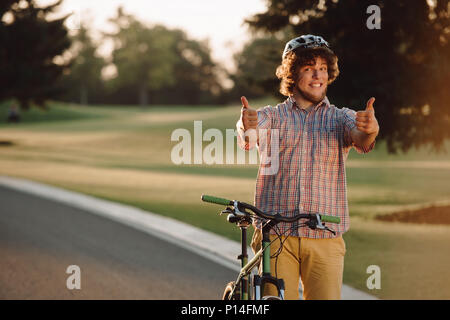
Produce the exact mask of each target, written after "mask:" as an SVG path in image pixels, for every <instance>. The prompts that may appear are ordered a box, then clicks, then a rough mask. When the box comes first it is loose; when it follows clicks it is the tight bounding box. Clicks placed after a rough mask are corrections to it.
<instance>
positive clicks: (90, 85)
mask: <svg viewBox="0 0 450 320" xmlns="http://www.w3.org/2000/svg"><path fill="white" fill-rule="evenodd" d="M69 51H70V55H71V56H72V57H73V58H72V59H71V61H70V71H68V74H67V75H66V76H65V79H64V82H65V85H66V88H67V93H66V95H65V98H69V99H70V100H72V101H74V100H75V101H77V102H79V103H81V104H83V105H87V104H88V103H89V101H97V102H98V101H99V99H98V95H99V91H100V92H101V91H102V88H103V80H102V77H101V72H102V69H103V68H104V67H105V66H106V62H105V60H104V58H102V57H100V56H99V55H98V54H97V53H96V52H97V46H96V44H95V43H94V41H93V40H92V38H91V36H90V35H89V31H88V29H87V28H86V26H85V25H80V28H79V29H78V32H77V33H76V35H75V36H74V37H73V38H72V47H71V48H70V50H69Z"/></svg>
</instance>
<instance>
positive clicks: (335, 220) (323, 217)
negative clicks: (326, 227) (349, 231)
mask: <svg viewBox="0 0 450 320" xmlns="http://www.w3.org/2000/svg"><path fill="white" fill-rule="evenodd" d="M320 220H321V221H322V222H330V223H341V218H339V217H335V216H327V215H321V216H320Z"/></svg>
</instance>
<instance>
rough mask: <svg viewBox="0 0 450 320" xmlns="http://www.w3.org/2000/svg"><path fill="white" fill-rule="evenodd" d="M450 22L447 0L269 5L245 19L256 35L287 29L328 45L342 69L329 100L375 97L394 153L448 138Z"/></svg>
mask: <svg viewBox="0 0 450 320" xmlns="http://www.w3.org/2000/svg"><path fill="white" fill-rule="evenodd" d="M370 5H377V6H378V7H379V8H380V12H381V29H369V28H368V27H367V25H366V22H367V19H369V18H370V14H368V13H367V8H368V7H369V6H370ZM449 22H450V12H449V7H448V1H445V0H434V1H425V0H423V1H406V0H397V1H382V0H378V1H373V0H370V1H368V0H347V1H337V0H321V1H312V0H306V1H294V0H289V1H288V0H286V1H282V0H270V1H268V8H267V11H266V12H263V13H260V14H256V15H254V16H252V17H250V18H249V19H247V23H248V24H249V25H250V26H252V28H254V29H256V30H263V31H266V32H276V31H279V30H283V29H284V28H288V29H290V30H292V31H293V32H294V34H296V35H301V34H308V33H312V34H318V35H321V36H323V37H324V38H325V39H326V40H327V41H329V43H330V44H331V46H332V49H333V50H334V51H335V53H336V54H337V56H338V57H339V66H340V70H341V74H340V75H339V77H338V79H337V80H336V82H335V83H333V84H332V85H331V86H330V89H329V93H328V94H329V96H332V97H333V101H335V102H336V104H337V105H342V106H356V105H359V106H364V105H365V102H366V101H367V100H368V98H370V97H371V96H374V97H376V102H375V111H376V114H377V118H378V119H379V122H380V126H381V131H380V136H379V137H380V138H381V139H385V140H386V141H387V146H388V150H389V152H396V151H397V150H403V151H404V152H406V151H407V150H409V149H410V148H411V147H413V146H415V147H418V146H420V145H423V144H426V143H431V144H432V145H433V147H434V148H435V150H440V149H441V147H442V145H443V141H444V140H445V139H447V138H449V137H450V130H449V129H448V128H449V127H450V108H449V107H448V101H449V99H450V90H448V83H450V82H449V81H450V44H449V40H450V27H449ZM282 49H283V48H280V51H281V50H282ZM280 54H281V53H280Z"/></svg>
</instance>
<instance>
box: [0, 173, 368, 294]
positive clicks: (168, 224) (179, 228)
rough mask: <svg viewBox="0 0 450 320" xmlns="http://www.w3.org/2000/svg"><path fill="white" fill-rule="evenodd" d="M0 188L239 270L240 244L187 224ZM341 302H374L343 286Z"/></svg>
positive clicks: (38, 191)
mask: <svg viewBox="0 0 450 320" xmlns="http://www.w3.org/2000/svg"><path fill="white" fill-rule="evenodd" d="M0 186H4V187H8V188H11V189H14V190H18V191H20V192H26V193H29V194H33V195H36V196H39V197H41V198H46V199H50V200H53V201H57V202H60V203H64V204H67V205H69V206H72V207H75V208H79V209H82V210H86V211H89V212H91V213H94V214H97V215H100V216H102V217H106V218H109V219H111V220H114V221H117V222H119V223H122V224H125V225H127V226H130V227H132V228H135V229H137V230H140V231H143V232H146V233H148V234H150V235H153V236H155V237H158V238H160V239H162V240H165V241H167V242H170V243H172V244H175V245H177V246H180V247H182V248H184V249H187V250H190V251H192V252H194V253H196V254H198V255H200V256H202V257H205V258H207V259H209V260H212V261H214V262H216V263H218V264H220V265H222V266H224V267H227V268H230V269H231V270H234V271H239V270H240V265H239V261H238V260H237V254H238V253H239V252H241V245H240V243H238V242H236V241H232V240H229V239H227V238H224V237H221V236H218V235H216V234H214V233H212V232H209V231H206V230H202V229H199V228H196V227H194V226H191V225H189V224H187V223H184V222H181V221H178V220H175V219H172V218H168V217H164V216H161V215H157V214H155V213H152V212H149V211H145V210H142V209H139V208H135V207H132V206H128V205H124V204H119V203H116V202H112V201H108V200H103V199H98V198H95V197H92V196H88V195H85V194H81V193H78V192H73V191H68V190H64V189H61V188H57V187H53V186H49V185H45V184H42V183H38V182H34V181H29V180H25V179H19V178H13V177H8V176H0ZM199 201H200V198H199ZM248 252H249V256H250V258H251V255H252V251H251V249H250V248H248ZM342 298H343V299H356V300H373V299H376V298H375V297H374V296H372V295H369V294H367V293H365V292H362V291H359V290H356V289H353V288H351V287H349V286H347V285H343V287H342Z"/></svg>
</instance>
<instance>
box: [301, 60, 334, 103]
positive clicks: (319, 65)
mask: <svg viewBox="0 0 450 320" xmlns="http://www.w3.org/2000/svg"><path fill="white" fill-rule="evenodd" d="M327 86H328V65H327V61H326V60H325V59H323V58H321V57H316V58H315V60H313V61H310V62H309V63H307V64H305V65H303V66H300V67H299V70H298V78H297V86H296V87H295V88H294V95H296V96H297V97H298V98H301V99H302V100H305V102H309V103H313V104H317V103H319V102H320V101H322V100H323V98H325V95H326V93H327Z"/></svg>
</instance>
